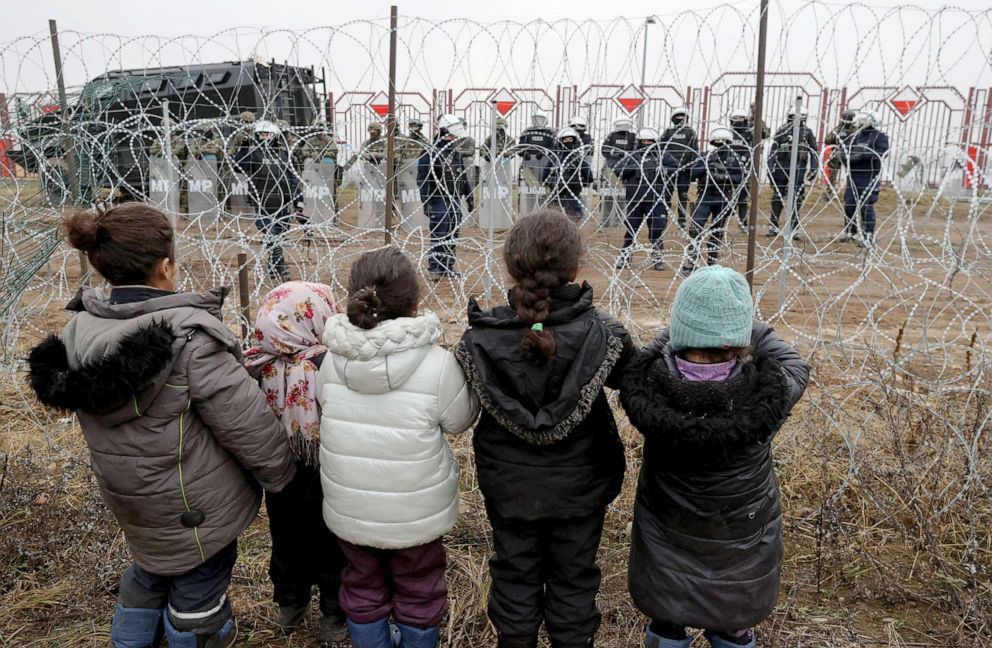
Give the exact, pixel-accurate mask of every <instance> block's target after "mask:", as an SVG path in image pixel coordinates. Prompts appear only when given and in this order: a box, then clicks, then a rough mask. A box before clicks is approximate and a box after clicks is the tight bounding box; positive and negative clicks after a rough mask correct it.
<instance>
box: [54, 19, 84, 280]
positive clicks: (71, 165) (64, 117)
mask: <svg viewBox="0 0 992 648" xmlns="http://www.w3.org/2000/svg"><path fill="white" fill-rule="evenodd" d="M48 31H49V33H50V34H51V35H52V59H54V61H55V82H56V83H57V84H58V88H59V117H60V119H61V121H62V148H63V150H64V151H65V166H66V173H67V174H68V176H69V202H70V203H71V204H74V205H75V204H79V202H80V201H81V197H80V195H79V174H78V173H76V147H75V145H74V144H73V143H72V138H71V137H70V136H69V102H68V101H67V100H66V97H65V77H64V76H63V75H62V48H61V47H59V28H58V25H56V24H55V20H52V19H49V21H48ZM89 274H90V264H89V261H87V260H86V254H84V253H83V252H82V251H80V252H79V283H80V285H81V286H87V285H89Z"/></svg>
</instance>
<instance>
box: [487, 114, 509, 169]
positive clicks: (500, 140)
mask: <svg viewBox="0 0 992 648" xmlns="http://www.w3.org/2000/svg"><path fill="white" fill-rule="evenodd" d="M514 144H515V140H514V139H513V138H512V137H510V136H509V135H507V133H506V118H505V117H497V118H496V157H497V158H505V157H510V156H511V155H512V154H511V153H509V150H510V149H511V148H513V146H514ZM489 146H490V141H489V138H488V137H487V138H486V140H485V141H484V142H483V143H482V146H480V147H479V155H481V156H482V159H483V160H485V161H486V162H490V161H491V160H492V156H491V155H490V154H489Z"/></svg>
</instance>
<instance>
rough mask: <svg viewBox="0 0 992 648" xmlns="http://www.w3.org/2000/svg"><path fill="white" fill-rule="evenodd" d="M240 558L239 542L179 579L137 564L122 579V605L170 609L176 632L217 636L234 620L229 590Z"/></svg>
mask: <svg viewBox="0 0 992 648" xmlns="http://www.w3.org/2000/svg"><path fill="white" fill-rule="evenodd" d="M237 559H238V542H237V540H235V541H234V542H232V543H231V544H229V545H227V546H226V547H224V548H223V549H221V550H220V551H218V552H217V553H216V554H214V555H213V556H211V557H210V558H208V559H207V560H206V561H205V562H204V563H202V564H201V565H200V566H199V567H197V568H195V569H192V570H190V571H188V572H186V573H185V574H180V575H178V576H161V575H159V574H153V573H152V572H150V571H148V570H147V569H145V568H144V567H142V566H141V565H138V564H137V563H134V564H132V565H131V566H130V567H128V568H127V570H125V572H124V575H123V576H122V577H121V591H120V596H119V601H120V604H121V605H122V606H124V607H126V608H145V609H153V610H158V609H162V608H166V607H168V610H169V621H170V623H172V626H173V627H174V628H175V629H176V630H179V631H181V632H192V633H195V634H198V635H210V634H213V633H215V632H217V631H218V630H220V629H221V627H222V626H223V625H224V624H225V623H227V620H228V619H230V618H231V604H230V602H229V601H228V600H227V588H228V586H229V585H230V584H231V572H232V571H233V570H234V563H235V562H236V561H237Z"/></svg>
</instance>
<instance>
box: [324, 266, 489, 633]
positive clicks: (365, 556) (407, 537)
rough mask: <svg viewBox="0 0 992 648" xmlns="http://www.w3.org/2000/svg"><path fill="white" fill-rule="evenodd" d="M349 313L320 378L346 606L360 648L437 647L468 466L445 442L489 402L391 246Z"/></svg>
mask: <svg viewBox="0 0 992 648" xmlns="http://www.w3.org/2000/svg"><path fill="white" fill-rule="evenodd" d="M348 294H349V297H348V313H347V315H338V316H335V317H332V318H330V319H329V320H328V321H327V324H326V325H325V329H324V345H325V346H326V347H327V351H328V354H327V357H326V358H325V359H324V362H323V365H322V366H321V370H320V374H319V375H318V378H317V394H318V397H319V399H320V402H321V409H322V418H321V427H320V443H321V450H320V468H321V485H322V488H323V491H324V521H325V522H326V523H327V526H328V527H329V528H330V529H331V531H333V532H334V534H335V535H336V536H337V537H338V538H339V541H340V544H341V548H342V550H343V551H344V554H345V558H346V560H347V563H348V564H347V567H345V570H344V572H343V573H342V577H341V578H342V584H341V593H340V596H339V601H340V604H341V607H342V609H343V610H344V612H345V614H346V615H347V617H348V630H349V632H350V633H351V637H352V643H353V645H354V646H355V648H389V647H390V646H392V643H391V632H390V627H389V617H390V615H392V617H393V620H394V621H395V625H396V627H397V628H398V630H399V634H400V636H401V637H402V643H401V644H400V645H401V646H403V647H404V648H420V647H422V646H423V647H430V648H433V647H434V646H437V644H438V624H439V623H440V621H441V618H442V617H443V616H444V613H445V611H446V609H447V585H446V583H445V577H444V572H445V564H446V558H445V552H444V546H443V545H442V543H441V536H443V535H444V534H445V533H446V532H448V531H449V530H450V529H451V528H452V527H453V526H454V524H455V520H456V519H457V517H458V464H457V463H456V462H455V460H454V457H453V456H452V454H451V449H450V448H449V447H448V444H447V442H446V441H445V440H444V437H443V436H442V433H445V432H447V433H451V434H457V433H460V432H464V431H465V430H467V429H468V428H469V427H470V426H471V425H472V423H473V422H474V421H475V419H476V416H477V415H478V412H479V404H478V401H477V399H476V398H475V396H474V395H473V393H472V392H471V390H469V389H468V387H467V385H466V383H465V376H464V375H463V374H462V370H461V368H460V367H459V365H458V363H457V362H456V361H455V358H454V356H453V355H452V354H451V353H449V352H448V351H446V350H445V349H443V348H442V347H440V346H439V345H438V344H437V341H438V339H439V338H440V337H441V323H440V322H439V321H438V319H437V317H435V316H434V315H432V314H426V315H418V314H417V303H418V299H419V285H418V282H417V276H416V272H415V270H414V266H413V264H412V263H411V262H410V260H409V259H408V258H407V257H406V256H405V255H404V254H403V253H402V252H400V251H399V250H398V249H396V248H394V247H385V248H380V249H378V250H373V251H372V252H367V253H365V254H363V255H362V256H361V257H359V259H358V260H357V261H356V262H355V263H354V265H353V266H352V268H351V278H350V281H349V290H348Z"/></svg>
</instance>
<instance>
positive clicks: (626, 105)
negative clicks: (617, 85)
mask: <svg viewBox="0 0 992 648" xmlns="http://www.w3.org/2000/svg"><path fill="white" fill-rule="evenodd" d="M615 98H616V100H617V103H618V104H620V107H621V108H623V109H624V110H625V111H627V114H630V113H633V112H634V111H635V110H637V109H638V108H640V107H641V104H642V103H644V93H642V92H641V91H640V90H638V89H637V88H635V87H634V86H632V85H629V86H627V87H626V88H624V89H623V90H621V91H620V93H619V94H617V96H616V97H615Z"/></svg>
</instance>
